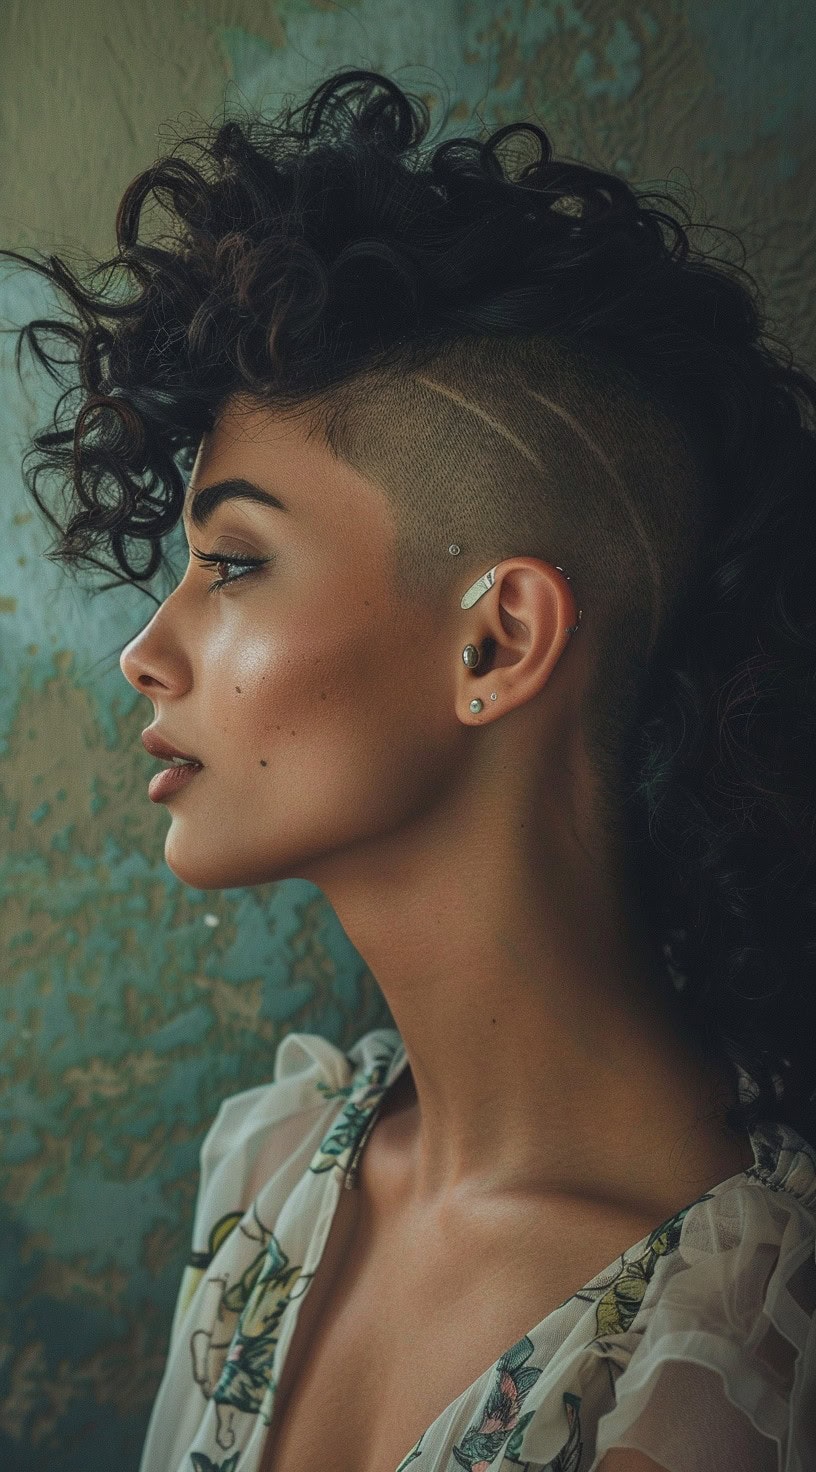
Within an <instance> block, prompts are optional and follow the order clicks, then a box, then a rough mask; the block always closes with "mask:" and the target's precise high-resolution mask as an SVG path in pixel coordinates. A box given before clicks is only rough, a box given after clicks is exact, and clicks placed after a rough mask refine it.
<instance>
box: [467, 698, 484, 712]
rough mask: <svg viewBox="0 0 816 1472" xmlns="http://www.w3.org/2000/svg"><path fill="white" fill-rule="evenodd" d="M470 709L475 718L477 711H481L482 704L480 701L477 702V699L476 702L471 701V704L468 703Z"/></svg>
mask: <svg viewBox="0 0 816 1472" xmlns="http://www.w3.org/2000/svg"><path fill="white" fill-rule="evenodd" d="M470 708H471V710H472V711H473V714H474V715H475V716H477V715H478V714H479V711H480V710H481V709H482V702H481V700H478V699H477V700H471V702H470Z"/></svg>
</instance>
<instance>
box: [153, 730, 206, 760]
mask: <svg viewBox="0 0 816 1472" xmlns="http://www.w3.org/2000/svg"><path fill="white" fill-rule="evenodd" d="M142 745H143V746H144V748H145V750H146V751H149V752H150V755H151V756H166V757H170V756H186V757H187V760H188V761H191V762H197V761H198V757H197V756H193V755H192V754H191V752H189V751H179V749H178V747H177V746H172V745H171V744H170V742H169V741H165V740H164V737H162V736H159V735H158V733H157V732H156V731H154V729H153V727H152V726H148V727H147V729H146V730H145V731H143V732H142ZM199 765H201V764H199Z"/></svg>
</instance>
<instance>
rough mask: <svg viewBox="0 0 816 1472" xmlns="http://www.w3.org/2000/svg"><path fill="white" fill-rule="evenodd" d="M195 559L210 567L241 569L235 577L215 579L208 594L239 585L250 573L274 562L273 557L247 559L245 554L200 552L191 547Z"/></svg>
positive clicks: (208, 589)
mask: <svg viewBox="0 0 816 1472" xmlns="http://www.w3.org/2000/svg"><path fill="white" fill-rule="evenodd" d="M190 551H191V553H192V555H193V557H197V558H198V561H199V562H203V563H206V564H208V565H209V566H210V567H229V568H236V567H237V568H241V569H243V570H242V571H241V572H239V573H238V574H237V576H235V577H224V578H215V579H214V581H213V582H211V583H210V585H209V587H208V588H207V592H208V593H217V592H218V590H219V588H226V587H228V586H229V584H230V583H238V582H240V581H241V580H242V578H245V577H247V576H248V575H249V574H250V573H252V572H256V571H257V570H258V568H260V567H265V566H266V565H267V563H270V562H271V561H272V558H271V557H247V555H246V553H244V552H235V553H231V552H199V550H198V548H197V547H191V548H190Z"/></svg>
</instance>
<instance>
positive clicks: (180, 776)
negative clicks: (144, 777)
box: [147, 765, 201, 802]
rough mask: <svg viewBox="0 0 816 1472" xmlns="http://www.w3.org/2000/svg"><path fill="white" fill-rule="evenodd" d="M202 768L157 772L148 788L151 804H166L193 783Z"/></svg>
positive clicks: (180, 768) (166, 769) (170, 768)
mask: <svg viewBox="0 0 816 1472" xmlns="http://www.w3.org/2000/svg"><path fill="white" fill-rule="evenodd" d="M200 771H201V766H200V765H199V766H196V767H165V769H164V771H163V772H157V773H156V775H155V777H151V779H150V782H149V784H148V788H147V795H148V797H149V798H150V801H151V802H166V801H167V798H168V797H172V796H173V793H174V792H178V791H179V789H180V788H182V787H186V786H187V783H188V782H191V781H192V779H193V777H195V775H196V773H197V772H200Z"/></svg>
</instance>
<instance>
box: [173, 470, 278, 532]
mask: <svg viewBox="0 0 816 1472" xmlns="http://www.w3.org/2000/svg"><path fill="white" fill-rule="evenodd" d="M222 501H258V502H260V504H261V505H262V506H272V507H274V508H275V509H276V510H277V511H288V510H289V508H288V506H285V505H284V504H283V501H281V500H280V499H279V497H278V496H276V495H274V494H273V492H272V491H265V490H264V489H263V486H257V485H256V484H255V482H254V481H251V480H243V479H242V478H241V477H240V476H237V477H233V478H231V479H229V480H219V481H216V482H215V484H214V485H211V486H202V487H201V489H200V490H198V491H196V493H195V495H194V496H193V499H192V501H191V503H190V520H191V521H192V523H193V526H195V527H198V529H199V531H201V530H202V528H203V527H205V526H206V525H207V522H208V521H209V519H210V517H211V516H212V514H213V512H214V511H215V508H216V506H220V505H221V502H222Z"/></svg>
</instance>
